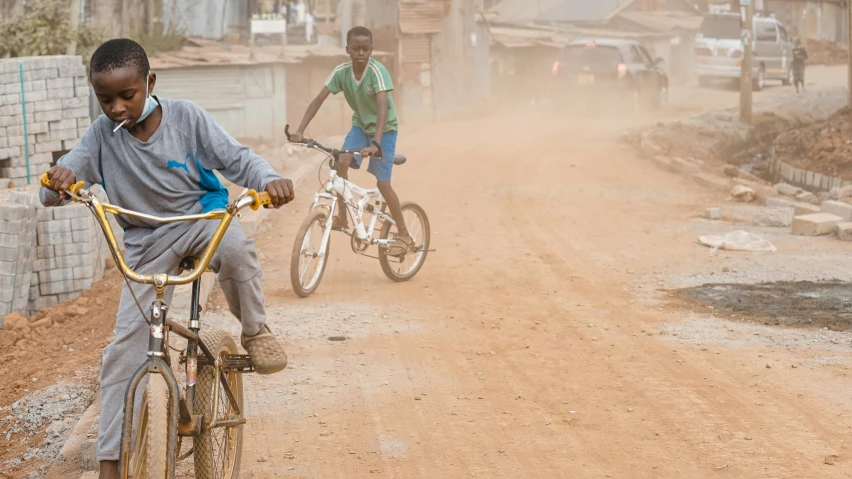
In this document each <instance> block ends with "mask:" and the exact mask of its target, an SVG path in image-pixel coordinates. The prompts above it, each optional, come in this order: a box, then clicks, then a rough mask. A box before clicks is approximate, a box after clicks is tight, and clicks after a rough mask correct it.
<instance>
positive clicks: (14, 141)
mask: <svg viewBox="0 0 852 479" xmlns="http://www.w3.org/2000/svg"><path fill="white" fill-rule="evenodd" d="M9 128H13V127H9ZM15 146H24V137H23V136H10V137H9V147H10V148H11V147H15ZM16 156H17V155H16Z"/></svg>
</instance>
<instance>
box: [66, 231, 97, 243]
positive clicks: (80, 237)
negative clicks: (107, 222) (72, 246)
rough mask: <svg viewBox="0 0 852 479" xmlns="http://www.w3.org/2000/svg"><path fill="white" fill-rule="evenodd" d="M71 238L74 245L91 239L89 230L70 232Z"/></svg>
mask: <svg viewBox="0 0 852 479" xmlns="http://www.w3.org/2000/svg"><path fill="white" fill-rule="evenodd" d="M71 238H73V239H74V242H75V243H78V242H79V243H83V242H87V241H90V240H91V239H92V232H91V230H89V229H84V230H77V231H71Z"/></svg>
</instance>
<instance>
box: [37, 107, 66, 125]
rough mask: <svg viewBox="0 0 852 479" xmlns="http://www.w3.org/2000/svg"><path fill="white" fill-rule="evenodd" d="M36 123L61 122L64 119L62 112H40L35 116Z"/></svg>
mask: <svg viewBox="0 0 852 479" xmlns="http://www.w3.org/2000/svg"><path fill="white" fill-rule="evenodd" d="M33 118H35V121H36V122H39V123H41V122H50V121H59V120H61V119H62V110H53V111H38V112H35V113H34V114H33Z"/></svg>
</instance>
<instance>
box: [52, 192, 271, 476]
mask: <svg viewBox="0 0 852 479" xmlns="http://www.w3.org/2000/svg"><path fill="white" fill-rule="evenodd" d="M46 181H47V184H45V182H46ZM42 185H44V186H48V187H49V180H47V179H46V176H45V177H43V178H42ZM82 187H83V184H82V183H78V184H76V185H74V186H72V187H71V188H69V190H68V191H69V193H70V195H71V196H72V198H73V199H74V201H77V202H80V203H83V204H85V205H86V206H87V207H88V208H89V210H90V211H92V213H93V214H94V216H95V218H96V220H97V221H98V223H99V224H100V226H101V228H102V230H103V232H104V236H105V238H106V240H107V244H108V246H109V249H110V252H111V253H112V256H113V259H114V261H115V264H116V265H117V266H118V268H120V270H121V272H122V274H123V275H124V276H125V278H127V279H128V280H130V281H133V282H136V283H141V284H150V285H153V286H154V289H155V291H156V298H155V299H154V302H153V303H152V304H151V315H150V316H151V318H150V335H149V339H148V353H147V356H148V359H147V360H146V361H145V362H144V363H143V364H142V365H141V366H140V367H139V368H138V369H137V370H136V372H135V373H134V374H133V376H132V378H131V380H130V383H129V384H128V386H127V391H126V393H125V399H124V420H123V427H122V433H121V449H120V459H119V471H120V476H119V477H121V478H122V479H126V478H128V476H129V474H130V445H131V438H132V435H133V415H134V407H135V404H134V402H135V397H136V393H137V390H138V387H139V384H140V383H141V382H142V380H143V379H144V378H145V376H147V375H148V374H160V375H162V376H163V378H164V380H165V382H166V385H167V387H168V389H169V402H170V404H169V415H168V417H169V423H168V437H167V441H168V447H167V450H168V458H167V461H168V462H167V471H168V472H167V475H168V477H169V478H172V477H173V476H174V469H175V463H176V462H177V461H176V456H177V451H176V449H177V437H178V436H179V435H180V436H197V435H199V434H200V431H201V429H202V427H206V428H208V429H209V428H215V427H230V426H235V425H239V424H244V423H245V422H246V419H245V418H244V417H243V412H242V411H241V410H240V407H239V405H238V404H237V400H236V397H235V396H234V393H233V391H231V389H230V386H229V384H228V382H227V380H225V379H224V374H225V373H226V372H232V371H233V372H240V373H241V372H245V371H249V372H250V371H253V370H254V366H253V365H252V364H251V360H250V358H248V356H247V355H226V357H223V358H217V357H215V356H214V355H213V353H212V352H211V351H210V350H209V349H208V348H207V346H206V345H205V344H204V343H203V342H202V341H201V340H200V338H199V335H198V333H199V331H200V322H199V313H200V307H199V297H200V278H201V275H202V274H203V273H204V272H205V271H206V270H207V267H208V266H209V264H210V261H211V259H212V258H213V254H214V253H215V252H216V249H217V248H218V247H219V244H220V243H221V241H222V238H223V237H224V236H225V232H227V230H228V227H229V226H230V224H231V221H232V220H233V219H234V218H235V217H237V216H238V215H239V211H240V210H242V209H243V208H246V207H251V208H252V209H257V208H259V207H260V205H262V204H268V203H269V202H270V201H269V197H268V194H266V193H257V192H255V191H254V190H246V191H244V192H243V194H242V195H240V196H239V197H238V198H237V199H236V200H234V202H233V203H231V204H229V205H228V206H227V208H226V209H225V210H219V211H213V212H210V213H205V214H200V215H186V216H178V217H171V218H160V217H156V216H151V215H146V214H143V213H138V212H135V211H131V210H127V209H124V208H121V207H118V206H115V205H110V204H107V203H102V202H100V201H99V200H98V199H97V198H96V197H95V196H94V195H93V194H91V193H90V192H89V191H87V190H85V189H83V188H82ZM107 213H110V214H114V215H126V216H130V217H135V218H141V219H145V220H149V221H155V222H158V223H176V222H183V221H200V220H220V223H219V226H218V228H217V229H216V231H215V232H214V234H213V237H212V238H211V240H210V243H209V244H208V245H207V248H206V249H205V250H204V253H203V254H202V255H201V257H200V258H198V259H197V260H195V261H184V262H183V263H181V265H180V270H181V271H187V270H188V271H189V273H188V274H179V275H177V276H173V275H168V274H139V273H137V272H135V271H133V270H132V269H131V268H130V267H129V266H128V265H127V263H126V262H125V261H124V257H123V256H122V255H121V253H120V251H119V248H118V241H117V240H116V237H115V233H114V232H113V230H112V227H111V225H110V223H109V221H108V220H107V216H106V215H107ZM189 283H192V300H191V303H190V304H191V306H190V317H189V324H188V328H185V327H183V326H181V325H179V324H177V323H175V322H173V321H171V320H169V319H167V313H168V309H169V308H168V305H166V303H165V301H164V295H165V289H166V287H168V286H174V285H182V284H189ZM170 332H174V333H175V334H177V335H178V336H181V337H183V338H185V339H186V340H187V348H186V389H185V392H186V394H185V397H184V398H183V399H180V394H179V393H178V389H179V387H178V383H177V379H176V378H175V376H174V373H173V372H172V369H171V366H170V364H169V356H168V338H169V333H170ZM199 348H200V349H201V351H202V353H203V357H202V361H210V363H212V365H213V367H214V374H215V382H214V385H213V386H214V393H213V411H217V410H218V404H219V401H220V400H222V399H223V398H220V397H219V387H220V386H223V389H224V390H225V393H226V396H227V398H226V399H227V400H228V401H229V402H230V404H231V407H232V408H233V410H234V411H235V417H236V419H225V420H220V419H219V418H217V417H213V418H212V420H211V422H210V424H206V425H203V424H202V422H203V414H195V413H194V411H193V402H194V398H195V384H196V381H197V374H198V359H199V357H198V349H199Z"/></svg>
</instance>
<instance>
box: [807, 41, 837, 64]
mask: <svg viewBox="0 0 852 479" xmlns="http://www.w3.org/2000/svg"><path fill="white" fill-rule="evenodd" d="M802 45H804V47H805V48H806V49H807V50H808V64H810V65H845V64H846V63H847V62H848V61H849V51H848V50H846V48H844V47H843V46H842V45H839V44H837V43H835V42H832V41H828V40H813V39H810V38H803V39H802Z"/></svg>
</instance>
